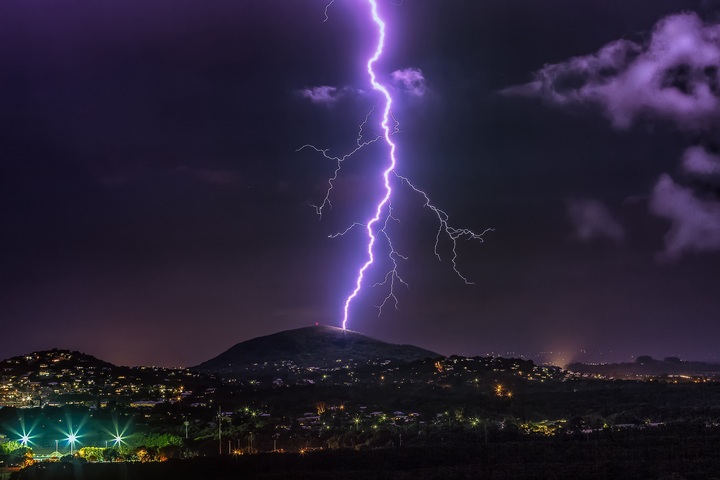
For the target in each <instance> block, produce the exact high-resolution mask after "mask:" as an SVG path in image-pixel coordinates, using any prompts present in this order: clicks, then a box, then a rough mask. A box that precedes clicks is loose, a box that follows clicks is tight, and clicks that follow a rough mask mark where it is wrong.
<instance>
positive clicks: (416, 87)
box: [391, 67, 427, 97]
mask: <svg viewBox="0 0 720 480" xmlns="http://www.w3.org/2000/svg"><path fill="white" fill-rule="evenodd" d="M391 77H392V79H393V82H395V84H397V85H399V86H400V87H401V88H403V89H404V90H405V91H407V92H408V93H409V94H410V95H413V96H415V97H423V96H425V93H426V92H427V85H426V84H425V77H424V76H423V73H422V70H420V69H419V68H412V67H409V68H404V69H402V70H395V71H394V72H392V74H391Z"/></svg>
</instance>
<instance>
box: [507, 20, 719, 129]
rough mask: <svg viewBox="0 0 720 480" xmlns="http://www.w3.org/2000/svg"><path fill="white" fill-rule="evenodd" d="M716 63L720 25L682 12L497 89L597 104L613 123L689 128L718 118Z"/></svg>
mask: <svg viewBox="0 0 720 480" xmlns="http://www.w3.org/2000/svg"><path fill="white" fill-rule="evenodd" d="M719 69H720V25H706V24H704V23H703V22H702V20H701V19H700V18H699V17H698V16H697V15H696V14H695V13H683V14H677V15H671V16H668V17H665V18H664V19H662V20H660V21H659V22H658V23H657V24H656V25H655V27H654V28H653V31H652V35H651V37H650V39H649V41H648V42H647V44H645V45H641V44H639V43H636V42H632V41H630V40H625V39H621V40H617V41H614V42H611V43H609V44H607V45H605V46H604V47H602V48H601V49H600V50H599V51H597V52H596V53H594V54H591V55H586V56H580V57H575V58H571V59H570V60H568V61H565V62H562V63H558V64H549V65H545V66H544V67H543V68H541V69H540V70H539V71H537V72H536V73H535V74H534V79H533V81H531V82H530V83H527V84H525V85H519V86H515V87H510V88H507V89H505V90H503V93H505V94H507V95H524V96H538V97H542V98H543V99H545V100H547V101H549V102H551V103H554V104H557V105H570V104H576V105H578V104H592V105H597V106H599V107H601V108H602V109H603V110H604V112H605V114H606V115H607V116H608V117H609V118H610V120H611V121H612V123H613V125H615V126H616V127H619V128H627V127H629V126H630V125H631V124H632V123H633V122H635V121H636V120H638V119H640V118H643V117H648V118H661V119H666V120H669V121H672V122H674V123H675V124H676V125H677V126H678V127H680V128H681V129H684V130H688V129H690V130H695V129H703V128H704V127H706V126H708V124H710V123H712V122H715V121H717V120H718V118H720V96H719V95H720V92H719V86H718V70H719Z"/></svg>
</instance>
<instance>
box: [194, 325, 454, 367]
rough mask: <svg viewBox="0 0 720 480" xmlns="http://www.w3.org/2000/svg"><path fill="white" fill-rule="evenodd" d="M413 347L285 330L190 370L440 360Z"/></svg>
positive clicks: (353, 335) (331, 330)
mask: <svg viewBox="0 0 720 480" xmlns="http://www.w3.org/2000/svg"><path fill="white" fill-rule="evenodd" d="M440 356H442V355H439V354H437V353H435V352H431V351H430V350H425V349H422V348H419V347H415V346H412V345H395V344H391V343H386V342H382V341H380V340H375V339H374V338H370V337H367V336H365V335H362V334H360V333H357V332H353V331H350V330H343V329H342V328H338V327H329V326H314V327H304V328H298V329H295V330H286V331H283V332H278V333H274V334H272V335H267V336H264V337H257V338H253V339H252V340H248V341H245V342H242V343H238V344H237V345H235V346H233V347H231V348H229V349H228V350H226V351H225V352H223V353H221V354H220V355H218V356H217V357H215V358H212V359H210V360H208V361H206V362H203V363H201V364H200V365H198V366H196V367H193V369H194V370H198V371H201V372H205V373H213V374H218V375H221V376H227V375H234V374H239V373H242V372H245V371H247V370H253V368H252V367H253V366H254V365H263V364H267V365H273V364H275V365H281V364H286V363H288V362H291V363H293V364H295V365H296V366H298V367H322V368H326V367H329V366H331V365H336V364H337V363H338V361H340V362H341V363H347V362H352V363H354V364H357V365H361V364H368V363H373V362H382V361H387V360H389V361H392V362H411V361H415V360H422V359H424V358H428V357H430V358H434V357H440Z"/></svg>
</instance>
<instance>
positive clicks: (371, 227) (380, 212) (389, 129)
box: [297, 0, 493, 329]
mask: <svg viewBox="0 0 720 480" xmlns="http://www.w3.org/2000/svg"><path fill="white" fill-rule="evenodd" d="M334 2H335V0H331V1H330V2H329V3H328V4H327V6H326V7H325V20H324V21H323V22H325V21H327V20H328V9H329V8H330V6H331V5H332V4H333V3H334ZM367 2H368V5H369V7H370V12H371V17H372V21H373V23H374V24H375V26H376V27H377V31H378V41H377V46H376V48H375V52H374V53H373V55H372V56H371V57H370V58H369V59H368V60H367V64H366V66H367V73H368V77H369V80H370V84H371V85H372V88H373V90H374V91H376V92H377V93H378V94H379V95H380V96H381V97H382V99H383V102H381V103H382V107H381V108H382V116H381V120H380V130H381V132H382V133H381V134H376V135H374V136H371V137H370V138H367V139H366V138H365V134H364V129H365V127H366V125H367V124H368V122H369V120H370V117H371V115H372V114H373V112H374V110H375V109H374V108H373V109H372V110H371V111H370V112H369V113H368V114H367V115H366V116H365V119H364V120H363V122H362V123H361V124H360V126H359V129H358V135H357V139H356V146H355V147H354V148H353V149H352V150H351V151H350V152H349V153H347V154H344V155H341V156H333V155H331V154H330V153H329V152H330V150H329V149H321V148H318V147H315V146H313V145H310V144H306V145H303V146H302V147H300V148H298V149H297V151H300V150H304V149H306V148H307V149H312V150H315V151H316V152H317V153H320V154H321V155H322V156H323V157H325V158H326V159H328V160H331V161H333V162H335V169H334V171H333V174H332V176H331V177H330V178H329V179H328V181H327V184H328V186H327V189H326V191H325V197H324V198H323V201H322V202H321V203H320V204H311V206H312V207H313V208H314V209H315V212H316V213H317V214H318V216H320V217H322V214H323V212H324V210H325V209H326V208H332V203H331V200H330V197H331V194H332V190H333V188H334V186H335V181H336V180H337V179H338V176H339V175H340V171H341V170H342V166H343V164H344V162H345V161H346V160H348V159H349V158H351V157H352V156H353V155H354V154H355V153H357V152H358V151H360V150H362V149H363V148H365V147H367V146H368V145H370V144H373V143H376V142H378V141H384V143H385V144H386V145H387V148H388V157H387V164H386V167H385V169H384V170H383V172H382V179H383V186H384V194H383V196H382V198H381V199H379V200H378V203H377V204H376V206H375V214H374V216H373V217H372V218H370V219H369V220H368V221H366V222H364V223H359V222H355V223H353V224H352V225H350V226H349V227H348V228H347V229H345V230H344V231H342V232H339V233H336V234H333V235H330V238H335V237H338V236H342V235H345V234H346V233H348V232H349V231H350V230H352V229H354V228H356V227H364V228H365V232H366V234H367V249H366V253H367V257H366V258H367V260H366V261H365V263H364V264H363V265H362V266H361V267H360V269H359V270H358V273H357V277H356V279H355V287H354V288H353V290H352V292H351V293H350V294H349V295H348V296H347V297H346V298H345V302H344V304H343V318H342V328H343V329H346V328H347V324H348V319H349V317H350V307H351V305H352V303H353V301H354V300H355V299H356V298H357V296H358V295H359V294H360V291H361V290H362V287H363V283H364V281H365V277H366V274H367V273H368V269H369V268H370V266H371V265H373V263H374V262H375V254H374V249H375V245H376V243H377V241H378V238H382V239H384V240H385V242H386V243H387V246H388V248H389V252H388V257H389V259H390V263H391V265H392V267H391V269H390V270H389V271H388V272H387V273H386V274H385V276H384V279H383V280H382V281H381V282H378V283H375V284H374V285H373V286H381V285H387V286H388V294H387V296H386V297H385V299H384V300H383V301H382V303H381V304H380V305H378V309H379V311H380V313H382V309H383V307H384V306H385V305H386V304H387V303H388V302H392V303H393V304H394V306H395V308H396V309H397V306H398V298H397V296H396V295H395V287H396V286H397V284H402V285H404V286H406V287H407V286H408V284H407V282H405V281H404V280H403V279H402V277H401V276H400V274H399V266H398V261H399V260H408V257H406V256H404V255H402V254H400V253H399V252H398V251H397V250H396V249H395V247H394V246H393V243H392V240H391V238H390V236H389V234H388V231H387V227H388V225H389V223H390V222H391V221H397V222H399V220H398V219H397V218H396V217H394V216H393V212H392V203H391V198H392V196H393V187H392V182H391V178H395V179H397V180H398V181H399V183H400V185H406V186H407V187H408V188H409V189H410V191H411V192H413V193H414V194H416V195H418V196H420V197H421V198H422V200H423V206H424V207H425V208H428V209H429V210H430V211H432V212H433V214H434V215H435V216H436V217H437V221H438V230H437V232H436V235H435V246H434V253H435V256H436V257H437V258H438V260H440V261H442V256H441V254H440V242H441V239H442V238H447V239H448V240H449V241H450V245H451V258H450V263H451V264H452V269H453V271H454V272H455V274H457V276H458V277H460V279H462V280H463V281H464V282H465V283H466V284H468V285H471V284H472V282H471V281H469V280H468V279H467V278H466V277H465V276H464V275H463V274H462V273H461V272H460V270H459V268H458V266H457V257H458V254H457V244H458V241H459V240H461V239H466V240H477V241H479V242H482V241H483V235H484V234H485V233H487V232H490V231H492V230H493V229H491V228H488V229H485V230H484V231H483V232H481V233H475V232H474V231H472V230H469V229H466V228H455V227H453V226H452V225H450V223H449V218H450V217H449V216H448V214H447V213H446V212H445V211H443V210H441V209H440V208H438V207H436V206H435V205H433V203H432V202H431V200H430V197H429V196H428V195H427V193H425V191H423V190H421V189H420V188H418V187H416V186H415V185H414V184H413V183H412V182H410V180H409V179H408V178H406V177H404V176H402V175H399V174H398V173H397V172H396V170H395V169H396V166H397V158H396V155H395V153H396V145H395V143H394V142H393V141H392V138H391V137H392V136H393V135H394V134H396V133H398V132H399V128H398V127H399V124H398V122H397V121H396V120H395V118H394V117H393V116H392V112H391V108H392V103H393V99H392V96H391V95H390V92H389V90H388V89H387V88H386V87H385V86H384V85H383V84H382V83H380V82H379V81H378V79H377V75H376V74H375V70H374V68H373V67H374V65H375V63H376V62H377V61H378V60H379V59H380V57H381V56H382V54H383V50H384V48H385V22H384V21H383V19H382V18H381V17H380V14H379V13H378V6H377V0H367Z"/></svg>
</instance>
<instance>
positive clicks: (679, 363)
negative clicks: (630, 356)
mask: <svg viewBox="0 0 720 480" xmlns="http://www.w3.org/2000/svg"><path fill="white" fill-rule="evenodd" d="M567 369H568V370H569V371H572V372H575V373H587V374H596V375H603V376H606V377H616V378H637V377H648V376H658V375H717V374H718V373H720V365H718V364H715V363H706V362H693V361H685V360H680V359H679V358H677V357H666V358H665V359H664V360H656V359H654V358H652V357H650V356H648V355H643V356H640V357H637V360H636V361H635V362H633V363H629V362H625V363H605V364H585V363H579V362H578V363H571V364H570V365H568V366H567Z"/></svg>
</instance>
